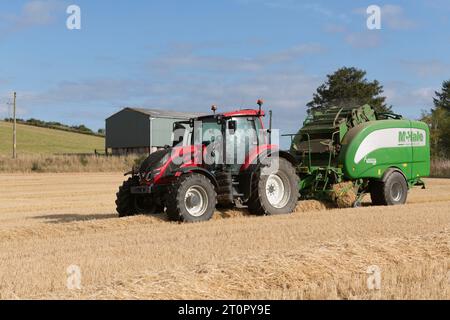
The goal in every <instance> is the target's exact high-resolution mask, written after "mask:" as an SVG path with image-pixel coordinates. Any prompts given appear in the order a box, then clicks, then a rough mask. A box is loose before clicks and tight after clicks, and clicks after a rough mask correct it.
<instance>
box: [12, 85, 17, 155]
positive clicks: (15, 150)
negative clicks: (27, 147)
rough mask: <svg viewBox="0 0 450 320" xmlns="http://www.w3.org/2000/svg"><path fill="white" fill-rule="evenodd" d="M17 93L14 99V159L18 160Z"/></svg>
mask: <svg viewBox="0 0 450 320" xmlns="http://www.w3.org/2000/svg"><path fill="white" fill-rule="evenodd" d="M16 134H17V132H16V92H14V98H13V159H17V137H16Z"/></svg>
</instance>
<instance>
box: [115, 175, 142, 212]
mask: <svg viewBox="0 0 450 320" xmlns="http://www.w3.org/2000/svg"><path fill="white" fill-rule="evenodd" d="M138 185H139V178H138V177H132V178H129V179H128V180H127V181H125V182H124V183H123V184H122V186H121V187H119V192H117V193H116V196H117V199H116V206H117V208H116V210H117V213H119V217H121V218H122V217H129V216H134V215H136V214H138V210H137V209H136V206H135V200H136V199H135V196H134V195H133V194H131V187H133V186H138Z"/></svg>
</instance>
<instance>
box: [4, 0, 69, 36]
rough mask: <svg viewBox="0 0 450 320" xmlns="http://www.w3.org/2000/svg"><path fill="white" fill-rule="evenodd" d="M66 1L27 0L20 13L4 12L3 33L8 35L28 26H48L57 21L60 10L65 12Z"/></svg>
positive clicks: (62, 12)
mask: <svg viewBox="0 0 450 320" xmlns="http://www.w3.org/2000/svg"><path fill="white" fill-rule="evenodd" d="M64 2H65V1H61V0H31V1H27V2H26V3H25V4H24V5H23V6H22V8H21V11H20V12H19V13H3V14H1V15H0V17H1V18H2V20H3V27H2V28H1V29H0V33H1V34H2V35H8V34H11V33H14V32H18V31H21V30H24V29H27V28H32V27H36V26H46V25H50V24H52V23H54V22H55V20H56V16H57V14H58V12H61V14H64V13H65V11H64Z"/></svg>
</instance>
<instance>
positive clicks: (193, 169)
mask: <svg viewBox="0 0 450 320" xmlns="http://www.w3.org/2000/svg"><path fill="white" fill-rule="evenodd" d="M176 172H181V173H182V174H185V173H189V172H196V173H200V174H202V175H204V176H206V177H207V178H208V179H209V180H211V182H212V184H213V185H214V186H215V187H216V188H217V187H218V186H219V184H218V183H217V179H216V177H214V175H213V174H212V173H211V172H209V171H208V170H206V169H204V168H201V167H185V168H180V169H178V170H177V171H176ZM176 172H175V173H176Z"/></svg>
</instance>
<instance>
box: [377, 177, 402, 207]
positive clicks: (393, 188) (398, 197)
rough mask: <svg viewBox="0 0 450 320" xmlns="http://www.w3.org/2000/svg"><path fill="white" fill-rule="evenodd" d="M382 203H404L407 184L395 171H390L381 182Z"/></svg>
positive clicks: (390, 204)
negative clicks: (382, 182)
mask: <svg viewBox="0 0 450 320" xmlns="http://www.w3.org/2000/svg"><path fill="white" fill-rule="evenodd" d="M382 195H383V203H386V205H388V206H395V205H401V204H405V203H406V199H407V198H408V184H407V183H406V179H405V177H404V176H403V175H402V174H401V173H400V172H397V171H394V172H392V173H391V174H390V175H389V176H388V177H387V179H386V181H385V182H384V184H383V193H382Z"/></svg>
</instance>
